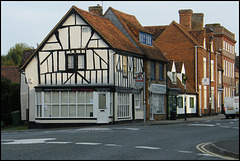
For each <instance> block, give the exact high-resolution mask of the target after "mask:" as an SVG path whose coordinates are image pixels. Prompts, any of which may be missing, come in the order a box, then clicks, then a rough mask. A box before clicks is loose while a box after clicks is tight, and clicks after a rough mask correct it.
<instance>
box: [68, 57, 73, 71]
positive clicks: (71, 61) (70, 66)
mask: <svg viewBox="0 0 240 161" xmlns="http://www.w3.org/2000/svg"><path fill="white" fill-rule="evenodd" d="M68 68H69V69H74V55H68Z"/></svg>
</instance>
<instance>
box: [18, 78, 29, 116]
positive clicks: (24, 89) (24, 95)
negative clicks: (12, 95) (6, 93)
mask: <svg viewBox="0 0 240 161" xmlns="http://www.w3.org/2000/svg"><path fill="white" fill-rule="evenodd" d="M25 78H26V77H25V75H24V74H22V73H21V86H20V95H21V120H27V114H26V109H27V108H28V85H27V84H26V82H25Z"/></svg>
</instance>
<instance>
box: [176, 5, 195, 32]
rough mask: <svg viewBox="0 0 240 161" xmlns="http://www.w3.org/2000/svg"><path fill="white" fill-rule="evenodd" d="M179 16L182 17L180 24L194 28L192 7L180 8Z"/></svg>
mask: <svg viewBox="0 0 240 161" xmlns="http://www.w3.org/2000/svg"><path fill="white" fill-rule="evenodd" d="M178 13H179V17H180V24H181V25H183V26H186V27H187V28H188V29H189V30H191V29H192V26H191V25H192V22H191V20H192V14H193V11H192V10H191V9H184V10H179V11H178Z"/></svg>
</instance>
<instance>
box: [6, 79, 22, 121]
mask: <svg viewBox="0 0 240 161" xmlns="http://www.w3.org/2000/svg"><path fill="white" fill-rule="evenodd" d="M16 110H21V105H20V84H16V83H11V81H10V80H8V79H6V78H3V77H1V122H2V121H4V123H5V125H9V124H12V118H11V114H10V113H11V112H13V111H16Z"/></svg>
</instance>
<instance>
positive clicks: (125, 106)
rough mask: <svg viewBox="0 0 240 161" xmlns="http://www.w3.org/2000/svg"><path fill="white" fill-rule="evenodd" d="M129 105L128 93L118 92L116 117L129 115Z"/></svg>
mask: <svg viewBox="0 0 240 161" xmlns="http://www.w3.org/2000/svg"><path fill="white" fill-rule="evenodd" d="M129 106H130V104H129V94H125V93H118V106H117V117H118V118H128V117H130V112H129V110H130V109H129Z"/></svg>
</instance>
